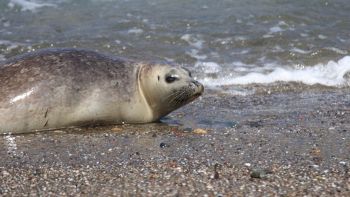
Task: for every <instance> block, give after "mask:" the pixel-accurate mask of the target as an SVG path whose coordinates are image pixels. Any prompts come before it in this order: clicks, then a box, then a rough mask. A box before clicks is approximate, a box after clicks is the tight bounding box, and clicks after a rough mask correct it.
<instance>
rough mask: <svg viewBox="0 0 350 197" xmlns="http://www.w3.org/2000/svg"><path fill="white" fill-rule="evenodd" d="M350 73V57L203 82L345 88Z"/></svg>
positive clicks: (208, 83)
mask: <svg viewBox="0 0 350 197" xmlns="http://www.w3.org/2000/svg"><path fill="white" fill-rule="evenodd" d="M347 73H350V56H345V57H343V58H342V59H340V60H339V61H338V62H335V61H330V62H328V63H327V64H317V65H315V66H311V67H302V68H282V67H278V66H276V67H275V68H273V69H272V70H271V71H269V72H254V71H253V72H249V73H247V74H244V75H241V76H240V75H238V76H230V75H227V76H223V77H219V78H217V79H213V78H210V77H206V78H204V79H203V80H202V82H203V83H204V84H206V85H208V86H222V85H247V84H269V83H274V82H278V81H281V82H301V83H304V84H306V85H315V84H320V85H324V86H331V87H332V86H334V87H343V86H347V85H350V83H349V79H347V78H346V75H347Z"/></svg>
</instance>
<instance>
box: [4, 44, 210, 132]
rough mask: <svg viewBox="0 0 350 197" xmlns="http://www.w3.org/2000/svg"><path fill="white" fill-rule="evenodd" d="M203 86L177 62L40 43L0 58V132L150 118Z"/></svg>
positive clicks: (199, 91) (188, 98)
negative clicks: (30, 49)
mask: <svg viewBox="0 0 350 197" xmlns="http://www.w3.org/2000/svg"><path fill="white" fill-rule="evenodd" d="M203 90H204V87H203V85H202V84H201V83H199V82H198V81H196V80H194V79H193V78H192V76H191V73H190V72H189V71H188V70H187V69H184V68H182V67H180V66H178V65H171V64H165V63H150V62H142V61H135V60H129V59H124V58H119V57H112V56H108V55H104V54H101V53H98V52H94V51H90V50H85V49H44V50H40V51H37V52H33V53H27V54H24V55H21V56H17V57H14V58H12V59H9V60H8V61H6V62H5V63H3V64H0V133H25V132H33V131H40V130H51V129H57V128H66V127H72V126H83V125H106V124H123V123H149V122H154V121H157V120H159V119H160V118H161V117H163V116H166V115H167V114H169V113H170V112H172V111H173V110H175V109H178V108H179V107H181V106H183V105H185V104H187V103H189V102H191V101H193V100H194V99H196V98H197V97H199V96H200V95H201V94H202V93H203Z"/></svg>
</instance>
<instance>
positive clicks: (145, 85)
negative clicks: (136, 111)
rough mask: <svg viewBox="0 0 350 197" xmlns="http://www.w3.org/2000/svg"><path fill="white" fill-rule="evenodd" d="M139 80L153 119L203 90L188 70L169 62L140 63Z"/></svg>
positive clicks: (194, 97)
mask: <svg viewBox="0 0 350 197" xmlns="http://www.w3.org/2000/svg"><path fill="white" fill-rule="evenodd" d="M139 82H140V84H141V89H142V92H143V94H144V96H145V98H146V100H147V102H148V104H149V106H150V107H151V109H152V110H153V114H154V118H155V120H157V119H159V118H161V117H162V116H165V115H167V114H168V113H170V112H171V111H173V110H175V109H177V108H179V107H181V106H183V105H186V104H187V103H189V102H191V101H193V100H195V99H196V98H198V97H199V96H200V95H201V94H202V93H203V91H204V87H203V85H202V84H201V83H199V82H198V81H196V80H194V79H193V78H192V76H191V72H190V71H189V70H187V69H185V68H182V67H180V66H173V65H169V64H144V65H142V66H141V69H140V72H139Z"/></svg>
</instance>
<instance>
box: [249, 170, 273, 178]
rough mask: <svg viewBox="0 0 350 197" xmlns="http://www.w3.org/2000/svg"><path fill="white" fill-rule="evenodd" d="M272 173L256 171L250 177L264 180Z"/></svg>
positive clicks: (269, 171)
mask: <svg viewBox="0 0 350 197" xmlns="http://www.w3.org/2000/svg"><path fill="white" fill-rule="evenodd" d="M271 173H272V172H271V170H267V169H254V170H253V171H252V173H251V174H250V177H252V178H257V179H263V178H266V177H267V175H268V174H271Z"/></svg>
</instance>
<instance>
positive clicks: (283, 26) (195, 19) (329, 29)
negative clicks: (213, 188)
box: [0, 0, 350, 94]
mask: <svg viewBox="0 0 350 197" xmlns="http://www.w3.org/2000/svg"><path fill="white" fill-rule="evenodd" d="M349 10H350V4H349V1H348V0H308V1H305V0H293V1H292V0H218V1H212V0H177V1H173V0H148V1H144V0H0V60H5V59H7V58H9V57H11V56H13V55H17V54H20V53H23V52H28V51H34V50H38V49H40V48H47V47H78V48H91V49H95V50H97V51H101V52H105V53H110V54H114V55H118V56H125V57H129V58H136V59H147V60H166V61H170V62H176V63H178V64H182V65H184V66H185V67H188V68H189V69H190V70H192V71H193V73H194V75H195V77H196V78H197V79H198V80H200V81H201V82H203V83H204V84H205V86H206V87H207V88H209V89H210V88H212V89H216V90H221V91H226V92H229V93H231V94H246V93H248V92H250V93H251V90H252V89H251V88H250V87H252V86H253V87H254V88H261V87H264V88H266V87H270V86H280V87H283V86H284V85H285V84H288V83H293V84H301V86H302V87H303V88H310V87H313V88H323V87H328V88H348V87H349V84H350V83H349V82H350V75H349V72H350V54H349V52H350V20H349V19H350V11H349ZM237 87H239V88H237ZM292 90H293V89H292ZM253 93H254V91H253Z"/></svg>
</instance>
